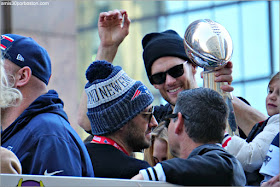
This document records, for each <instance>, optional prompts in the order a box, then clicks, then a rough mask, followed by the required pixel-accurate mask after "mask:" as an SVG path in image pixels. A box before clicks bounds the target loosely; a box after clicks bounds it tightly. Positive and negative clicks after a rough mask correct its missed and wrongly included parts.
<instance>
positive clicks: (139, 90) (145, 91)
mask: <svg viewBox="0 0 280 187" xmlns="http://www.w3.org/2000/svg"><path fill="white" fill-rule="evenodd" d="M141 94H150V92H149V90H148V88H147V87H146V86H144V85H142V86H139V87H138V88H137V90H136V91H135V93H134V95H133V97H132V98H131V101H132V100H134V99H135V98H136V97H138V96H139V95H141Z"/></svg>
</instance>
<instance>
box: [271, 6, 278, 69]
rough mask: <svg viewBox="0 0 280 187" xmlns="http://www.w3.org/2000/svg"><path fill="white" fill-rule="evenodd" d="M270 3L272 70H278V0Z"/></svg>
mask: <svg viewBox="0 0 280 187" xmlns="http://www.w3.org/2000/svg"><path fill="white" fill-rule="evenodd" d="M271 3H272V24H273V26H272V29H273V54H274V59H273V61H274V72H277V71H279V1H273V2H271Z"/></svg>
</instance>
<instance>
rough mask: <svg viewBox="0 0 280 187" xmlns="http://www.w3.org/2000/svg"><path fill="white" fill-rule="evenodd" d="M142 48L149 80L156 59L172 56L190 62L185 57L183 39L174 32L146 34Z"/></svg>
mask: <svg viewBox="0 0 280 187" xmlns="http://www.w3.org/2000/svg"><path fill="white" fill-rule="evenodd" d="M142 46H143V60H144V64H145V68H146V72H147V75H148V77H149V80H150V76H151V67H152V65H153V63H154V61H156V60H157V59H158V58H161V57H166V56H174V57H179V58H181V59H183V60H186V61H189V62H191V61H190V60H189V58H188V57H187V55H186V52H185V49H184V43H183V38H181V37H180V36H179V34H178V33H177V32H175V31H174V30H166V31H164V32H154V33H150V34H147V35H146V36H144V38H143V40H142ZM150 82H151V81H150Z"/></svg>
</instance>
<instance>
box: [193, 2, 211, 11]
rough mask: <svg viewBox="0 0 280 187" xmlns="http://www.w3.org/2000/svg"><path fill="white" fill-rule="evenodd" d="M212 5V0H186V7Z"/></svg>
mask: <svg viewBox="0 0 280 187" xmlns="http://www.w3.org/2000/svg"><path fill="white" fill-rule="evenodd" d="M211 5H213V1H188V8H189V9H192V8H199V7H207V6H211Z"/></svg>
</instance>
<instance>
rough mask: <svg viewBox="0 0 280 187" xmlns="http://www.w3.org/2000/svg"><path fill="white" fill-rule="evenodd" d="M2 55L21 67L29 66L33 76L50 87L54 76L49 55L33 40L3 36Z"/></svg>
mask: <svg viewBox="0 0 280 187" xmlns="http://www.w3.org/2000/svg"><path fill="white" fill-rule="evenodd" d="M1 53H2V56H3V57H4V58H5V59H8V60H10V61H11V62H13V63H15V64H16V65H18V66H19V67H24V66H28V67H29V68H30V69H31V71H32V75H34V76H35V77H37V78H39V79H40V80H41V81H43V82H44V83H45V84H46V85H48V83H49V79H50V77H51V74H52V71H51V60H50V57H49V54H48V52H47V51H46V50H45V49H44V48H43V47H41V46H40V45H39V44H38V43H37V42H35V41H34V40H33V39H32V38H30V37H25V36H21V35H17V34H4V35H1Z"/></svg>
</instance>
